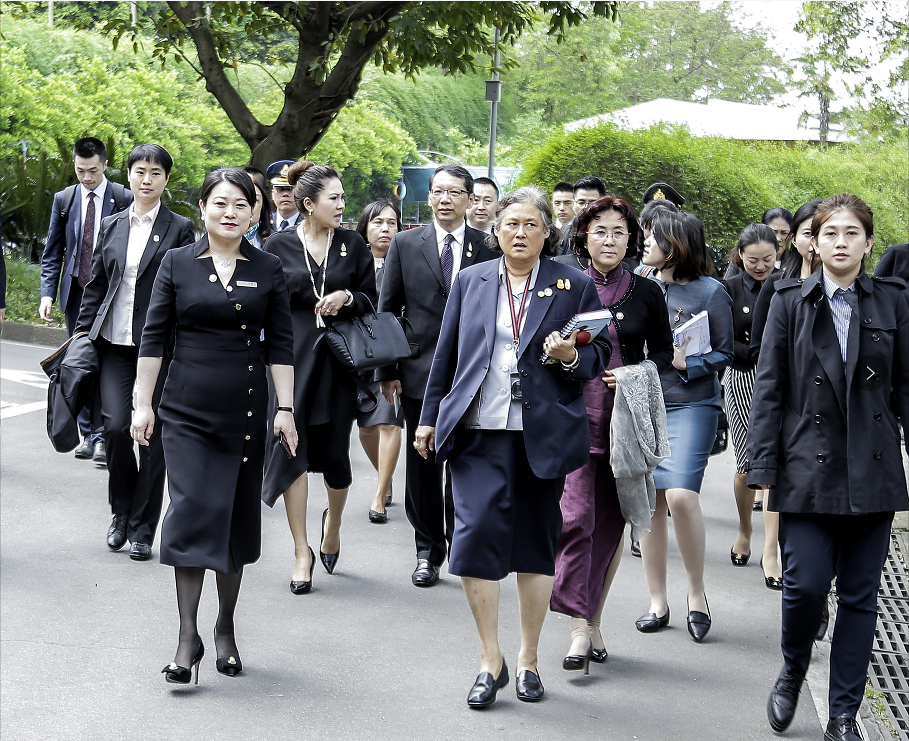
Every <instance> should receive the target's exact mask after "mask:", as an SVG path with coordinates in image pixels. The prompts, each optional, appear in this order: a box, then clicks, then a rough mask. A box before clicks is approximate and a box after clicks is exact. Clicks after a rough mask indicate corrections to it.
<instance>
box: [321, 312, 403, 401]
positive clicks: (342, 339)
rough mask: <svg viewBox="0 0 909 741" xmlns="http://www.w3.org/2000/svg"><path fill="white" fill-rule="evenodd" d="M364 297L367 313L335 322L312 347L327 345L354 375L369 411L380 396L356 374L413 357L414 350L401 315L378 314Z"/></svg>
mask: <svg viewBox="0 0 909 741" xmlns="http://www.w3.org/2000/svg"><path fill="white" fill-rule="evenodd" d="M364 300H365V301H366V303H367V304H368V305H369V308H368V309H367V310H366V311H365V312H363V313H362V314H361V315H359V316H355V317H352V318H351V319H345V320H343V321H340V322H335V323H334V324H332V325H331V326H330V327H328V328H327V329H326V330H325V331H324V332H323V333H322V334H320V335H319V336H318V338H316V342H315V344H314V345H313V349H314V350H315V349H316V347H318V345H319V343H320V342H325V343H327V344H328V349H329V350H331V353H332V354H333V355H334V356H335V358H337V360H338V362H339V363H340V364H341V365H342V366H343V367H344V368H346V369H347V370H348V371H350V372H351V373H352V374H354V380H355V381H356V383H357V386H359V387H360V390H361V391H362V392H363V394H364V395H365V396H366V398H367V399H368V400H369V404H371V408H364V407H365V406H368V405H365V404H364V405H361V406H360V411H362V412H370V411H372V410H373V409H375V408H376V406H377V405H378V399H377V398H376V395H375V394H373V393H372V391H370V390H369V387H368V386H366V384H365V383H363V381H362V380H361V379H360V377H359V376H358V375H357V373H359V372H361V371H370V370H375V369H376V368H381V367H383V366H386V365H394V364H395V363H398V362H399V361H401V360H405V359H406V358H409V357H411V354H412V350H411V347H410V343H409V342H408V341H407V335H405V334H404V329H403V328H402V327H401V324H400V323H399V322H398V318H397V317H396V316H395V315H394V314H391V313H390V312H384V311H383V312H381V313H378V312H377V311H376V310H375V307H374V306H373V305H372V302H370V301H369V299H366V298H365V297H364Z"/></svg>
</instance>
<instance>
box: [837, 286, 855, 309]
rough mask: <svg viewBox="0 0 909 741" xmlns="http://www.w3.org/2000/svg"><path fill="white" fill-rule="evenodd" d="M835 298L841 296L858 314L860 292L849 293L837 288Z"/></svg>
mask: <svg viewBox="0 0 909 741" xmlns="http://www.w3.org/2000/svg"><path fill="white" fill-rule="evenodd" d="M833 295H834V296H839V297H840V298H841V299H843V301H845V302H846V303H847V304H849V308H850V309H852V311H854V312H858V292H857V291H847V290H845V289H843V288H837V289H836V291H835V292H834V294H833Z"/></svg>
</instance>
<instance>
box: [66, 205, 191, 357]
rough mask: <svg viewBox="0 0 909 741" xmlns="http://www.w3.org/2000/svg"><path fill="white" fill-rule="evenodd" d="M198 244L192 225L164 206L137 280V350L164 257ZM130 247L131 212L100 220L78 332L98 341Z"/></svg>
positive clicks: (135, 330) (143, 257) (135, 327)
mask: <svg viewBox="0 0 909 741" xmlns="http://www.w3.org/2000/svg"><path fill="white" fill-rule="evenodd" d="M195 241H196V235H195V231H194V230H193V223H192V222H191V221H190V220H189V219H187V218H186V217H185V216H180V215H179V214H175V213H174V212H173V211H171V210H170V209H169V208H168V207H167V206H165V205H164V204H163V203H162V204H161V208H160V209H159V210H158V215H157V217H156V218H155V223H154V224H153V225H152V230H151V234H150V235H149V237H148V243H147V244H146V247H145V252H143V253H142V258H141V259H140V260H139V273H138V276H137V278H136V298H135V303H134V304H133V344H134V345H135V346H137V347H138V345H139V342H140V340H141V338H142V329H143V328H144V327H145V316H146V314H147V313H148V306H149V303H150V302H151V295H152V287H153V286H154V284H155V276H156V275H157V274H158V268H159V267H160V266H161V258H162V257H164V255H165V253H166V252H167V251H168V250H172V249H174V248H175V247H183V246H185V245H188V244H192V243H193V242H195ZM128 244H129V209H127V210H126V211H121V212H120V213H118V214H114V215H113V216H108V217H107V218H106V219H103V220H102V221H101V230H100V231H99V232H98V243H97V245H96V246H95V252H94V255H93V257H92V277H91V280H90V281H89V283H88V285H87V286H85V293H83V294H82V306H81V307H80V309H79V321H78V322H77V323H76V329H75V332H88V336H89V338H90V339H92V340H96V339H98V337H99V336H100V333H101V327H102V325H103V324H104V319H105V318H106V317H107V312H108V311H109V310H110V305H111V302H112V301H113V300H114V296H115V295H116V293H117V289H118V288H119V287H120V281H121V280H122V279H123V269H124V268H125V266H126V248H127V246H128Z"/></svg>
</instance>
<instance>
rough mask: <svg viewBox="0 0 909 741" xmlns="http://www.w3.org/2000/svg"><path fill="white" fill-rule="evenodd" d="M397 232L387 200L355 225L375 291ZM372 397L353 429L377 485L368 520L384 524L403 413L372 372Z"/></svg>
mask: <svg viewBox="0 0 909 741" xmlns="http://www.w3.org/2000/svg"><path fill="white" fill-rule="evenodd" d="M399 231H401V214H400V212H399V211H398V207H397V206H395V205H394V204H393V203H391V202H390V201H375V202H374V203H370V204H369V205H368V206H367V207H366V208H364V209H363V213H362V214H360V220H359V221H358V222H357V234H359V235H360V236H361V237H363V239H364V240H366V246H367V247H369V251H370V252H371V253H372V257H373V262H374V263H375V268H376V288H377V289H378V290H379V291H381V290H382V275H383V273H384V272H385V255H387V254H388V248H389V247H390V246H391V240H392V239H393V238H394V236H395V234H397V233H398V232H399ZM363 380H364V381H365V382H366V383H367V384H369V387H370V389H371V390H372V392H373V393H374V394H375V395H376V400H377V403H376V408H375V409H373V410H372V411H370V412H360V411H358V412H357V426H358V427H359V428H360V443H361V444H362V445H363V450H364V451H365V452H366V456H367V457H368V458H369V462H370V463H372V465H373V467H374V468H375V469H376V473H377V474H378V476H379V482H378V485H377V486H376V495H375V496H374V497H373V500H372V506H371V507H370V508H369V521H370V522H374V523H376V524H379V525H381V524H383V523H386V522H388V513H387V512H386V511H385V507H386V505H389V504H391V477H392V476H393V475H394V472H395V466H397V464H398V453H399V452H400V450H401V430H402V429H403V428H404V411H403V410H402V409H401V406H400V404H399V405H398V409H397V411H396V410H395V405H394V404H391V403H389V401H388V400H387V399H386V398H385V397H384V396H383V395H382V393H381V390H380V388H379V387H380V386H381V384H380V383H379V381H373V372H372V371H367V372H366V373H364V374H363Z"/></svg>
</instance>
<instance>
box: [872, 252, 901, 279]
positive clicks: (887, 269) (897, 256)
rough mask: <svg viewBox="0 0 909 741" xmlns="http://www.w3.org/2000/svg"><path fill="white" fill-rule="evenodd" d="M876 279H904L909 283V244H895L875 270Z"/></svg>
mask: <svg viewBox="0 0 909 741" xmlns="http://www.w3.org/2000/svg"><path fill="white" fill-rule="evenodd" d="M874 277H875V278H887V277H893V278H902V279H903V280H904V281H907V282H909V244H893V245H890V247H888V248H887V251H886V252H885V253H884V255H883V256H882V257H881V261H880V262H879V263H878V264H877V267H876V268H875V269H874Z"/></svg>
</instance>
